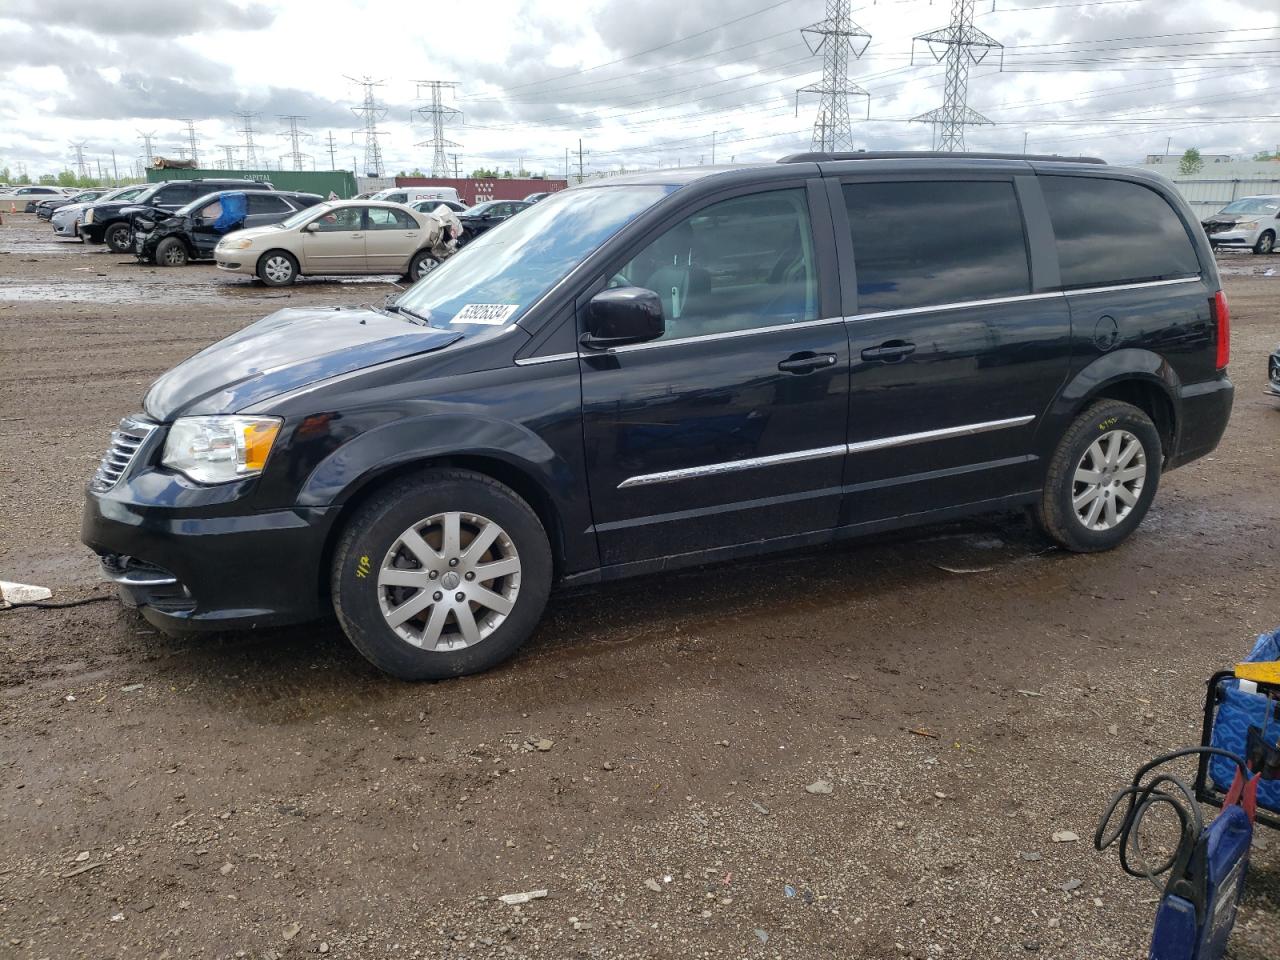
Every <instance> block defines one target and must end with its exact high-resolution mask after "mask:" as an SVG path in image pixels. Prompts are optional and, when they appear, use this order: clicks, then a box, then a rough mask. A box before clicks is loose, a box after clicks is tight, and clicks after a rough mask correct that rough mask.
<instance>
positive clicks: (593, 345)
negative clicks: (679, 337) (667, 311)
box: [581, 287, 667, 350]
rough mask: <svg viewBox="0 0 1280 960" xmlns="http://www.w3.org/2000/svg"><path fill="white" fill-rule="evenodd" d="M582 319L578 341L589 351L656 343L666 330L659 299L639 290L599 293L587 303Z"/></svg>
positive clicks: (642, 289)
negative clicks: (584, 320) (585, 328)
mask: <svg viewBox="0 0 1280 960" xmlns="http://www.w3.org/2000/svg"><path fill="white" fill-rule="evenodd" d="M586 320H587V324H586V326H587V332H586V333H584V334H583V335H582V340H581V342H582V345H583V346H584V347H587V348H589V349H591V350H608V349H609V348H610V347H621V346H624V345H625V344H628V343H644V342H645V341H647V340H656V339H658V337H660V336H662V335H663V333H665V332H666V329H667V322H666V317H665V315H664V314H663V311H662V299H661V298H660V297H659V296H658V295H657V294H656V293H654V292H653V291H652V290H646V289H644V288H643V287H618V288H617V289H614V290H601V291H600V292H599V293H597V294H596V295H595V296H594V297H592V298H591V302H590V303H588V304H587V317H586Z"/></svg>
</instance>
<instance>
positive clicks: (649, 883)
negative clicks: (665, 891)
mask: <svg viewBox="0 0 1280 960" xmlns="http://www.w3.org/2000/svg"><path fill="white" fill-rule="evenodd" d="M644 885H645V886H646V887H648V888H649V889H650V890H652V891H653V892H654V893H661V892H662V884H660V883H659V882H658V881H657V880H655V879H653V877H648V878H646V880H645V882H644Z"/></svg>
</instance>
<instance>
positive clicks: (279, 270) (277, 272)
mask: <svg viewBox="0 0 1280 960" xmlns="http://www.w3.org/2000/svg"><path fill="white" fill-rule="evenodd" d="M257 273H258V279H259V280H261V281H262V282H263V283H265V284H266V285H267V286H268V287H287V286H289V285H290V284H292V283H294V282H295V281H296V280H297V279H298V261H297V260H295V259H294V257H293V254H291V253H289V252H288V251H287V250H268V251H267V252H266V253H264V254H263V255H262V256H261V257H259V258H258V269H257Z"/></svg>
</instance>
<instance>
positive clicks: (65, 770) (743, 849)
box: [0, 215, 1280, 960]
mask: <svg viewBox="0 0 1280 960" xmlns="http://www.w3.org/2000/svg"><path fill="white" fill-rule="evenodd" d="M1273 266H1274V267H1280V257H1273V258H1268V259H1267V260H1263V259H1262V258H1252V257H1249V256H1235V257H1230V258H1224V268H1225V269H1224V272H1225V273H1226V274H1227V289H1228V293H1229V295H1230V298H1231V304H1232V307H1233V313H1234V317H1235V320H1234V325H1235V347H1234V362H1233V364H1232V376H1233V378H1234V379H1235V381H1236V384H1237V387H1238V392H1237V396H1236V410H1235V414H1234V417H1233V419H1232V422H1231V427H1230V429H1229V431H1228V434H1227V437H1226V440H1225V441H1224V443H1223V445H1222V447H1221V448H1220V449H1219V450H1218V451H1217V452H1216V453H1215V454H1214V456H1213V457H1212V458H1211V459H1206V460H1203V461H1201V462H1199V463H1196V464H1193V465H1192V466H1189V467H1187V468H1185V469H1182V470H1179V471H1177V472H1175V473H1172V474H1170V475H1169V476H1168V477H1167V478H1166V479H1165V481H1164V482H1163V483H1162V485H1161V490H1160V495H1159V497H1158V499H1157V500H1156V503H1155V507H1154V509H1153V510H1152V512H1151V514H1150V516H1149V518H1148V520H1147V522H1146V523H1145V525H1144V526H1143V528H1142V530H1141V531H1140V533H1139V534H1138V535H1137V536H1136V537H1134V538H1133V539H1132V540H1131V541H1130V542H1129V543H1128V544H1126V545H1125V546H1123V547H1121V548H1120V549H1118V550H1116V551H1114V552H1112V553H1108V554H1105V555H1099V556H1088V557H1078V556H1069V555H1066V554H1063V553H1060V552H1057V551H1053V550H1049V549H1047V544H1046V543H1045V542H1044V541H1042V540H1041V539H1040V538H1039V537H1038V536H1037V535H1036V534H1035V533H1034V532H1032V531H1031V529H1030V528H1029V527H1028V526H1027V525H1026V524H1025V522H1024V521H1023V520H1022V519H1021V518H1020V517H993V518H985V519H979V520H975V521H972V522H967V523H964V524H958V525H950V526H946V527H941V528H931V529H927V530H920V531H915V532H912V533H910V534H907V535H901V536H894V537H886V538H880V539H878V540H875V541H871V542H863V543H858V544H852V545H847V546H843V547H840V548H838V549H826V550H821V551H817V552H811V553H806V554H802V555H790V556H783V557H778V558H773V559H770V560H764V561H759V562H755V563H750V564H746V565H738V566H734V567H726V568H714V569H707V570H700V571H694V572H688V573H682V574H679V575H672V576H663V577H653V578H648V579H644V580H637V581H634V582H630V583H626V584H621V585H616V586H611V587H608V588H607V589H600V590H597V591H593V592H584V593H578V594H575V595H571V596H561V597H558V598H556V599H555V600H554V601H553V603H552V605H551V608H550V611H549V614H548V616H547V619H546V622H545V624H544V626H543V627H542V628H541V629H540V630H539V631H538V633H537V635H536V636H535V638H534V639H533V640H532V642H531V643H530V644H529V645H528V646H527V648H526V649H525V650H524V651H523V652H522V653H521V654H520V655H519V656H518V657H517V658H516V659H515V660H514V661H513V662H511V663H509V664H507V665H505V666H502V667H500V668H499V669H497V670H494V671H493V672H491V673H488V674H486V675H484V676H479V677H473V678H468V679H465V680H460V681H455V682H449V683H441V684H435V685H417V686H413V685H406V684H402V683H396V682H393V681H390V680H387V679H385V678H384V677H382V676H380V675H378V674H377V673H375V672H374V671H373V670H372V669H371V668H370V667H368V666H367V665H366V664H365V663H364V661H362V660H361V659H360V657H359V656H358V655H357V654H355V653H354V652H353V651H352V649H351V648H350V647H349V646H348V645H347V643H346V642H345V641H344V639H343V637H342V635H341V633H340V632H339V631H338V630H337V628H336V627H335V626H334V625H332V624H331V623H322V624H318V625H314V626H309V627H305V628H298V629H292V630H281V631H275V632H263V633H257V634H238V635H228V636H220V637H213V638H201V639H196V640H173V639H168V638H166V637H163V636H160V635H158V634H156V633H155V632H154V631H153V630H152V629H151V628H150V627H148V626H147V625H146V624H145V622H144V621H142V620H140V619H139V618H138V617H137V616H136V615H134V614H133V613H130V612H126V611H125V610H123V609H122V608H121V607H119V606H118V605H117V604H116V603H115V602H114V601H111V602H100V603H92V604H89V605H85V606H79V607H75V608H71V609H64V610H12V611H9V612H4V613H0V687H2V689H0V838H3V839H2V840H0V956H2V957H13V958H21V960H39V958H50V960H60V958H68V957H90V958H108V957H111V958H126V957H130V958H132V957H139V958H152V960H155V958H179V957H201V958H223V957H253V958H269V957H276V958H283V957H300V956H304V955H312V954H317V953H327V954H329V955H330V956H334V957H360V958H365V957H391V958H395V957H433V958H434V957H490V956H498V957H503V956H515V957H547V958H576V957H584V958H605V957H637V958H638V957H657V958H690V957H732V958H775V957H788V958H790V957H805V958H810V957H831V958H863V957H866V958H881V957H885V958H889V957H904V956H914V957H935V956H946V957H969V958H1009V957H1017V956H1023V955H1038V956H1042V957H1055V958H1073V960H1099V958H1138V957H1143V956H1145V955H1146V954H1145V947H1144V943H1145V940H1146V938H1147V937H1148V936H1149V931H1150V924H1151V919H1152V915H1153V910H1154V902H1155V891H1154V889H1153V888H1152V887H1151V886H1150V885H1148V884H1147V883H1146V882H1145V881H1138V880H1131V879H1129V878H1127V877H1125V876H1124V875H1123V874H1122V873H1121V871H1120V868H1119V866H1118V864H1117V862H1116V858H1115V856H1114V854H1108V855H1102V854H1098V853H1095V852H1094V851H1093V850H1092V847H1091V844H1090V843H1089V840H1090V839H1091V837H1092V833H1093V829H1094V825H1095V821H1096V818H1097V815H1098V813H1099V811H1100V809H1101V808H1102V806H1103V804H1104V803H1105V801H1106V799H1107V797H1108V795H1109V794H1110V792H1111V791H1112V790H1113V789H1115V788H1116V787H1117V786H1118V785H1120V783H1121V781H1122V780H1124V779H1126V778H1127V777H1129V776H1130V775H1131V773H1132V771H1133V770H1134V769H1135V768H1136V767H1137V766H1138V765H1139V764H1140V763H1142V762H1143V761H1145V760H1147V759H1149V758H1150V757H1151V756H1153V755H1154V754H1156V753H1159V752H1163V751H1165V750H1167V749H1171V748H1174V747H1177V746H1181V745H1186V744H1191V743H1194V742H1196V741H1197V739H1198V727H1197V724H1198V712H1199V707H1200V703H1201V699H1202V695H1203V690H1204V680H1205V678H1206V677H1208V675H1209V674H1210V673H1211V672H1213V671H1214V670H1216V669H1219V668H1220V667H1222V666H1224V665H1228V664H1230V663H1232V662H1234V660H1235V659H1236V658H1237V657H1238V656H1239V655H1240V654H1242V652H1243V651H1245V650H1247V649H1248V647H1249V645H1250V644H1251V642H1252V639H1253V637H1254V635H1255V634H1257V633H1259V632H1260V631H1263V630H1269V629H1273V628H1275V627H1276V626H1278V625H1280V573H1278V571H1277V556H1278V555H1280V550H1278V548H1280V496H1277V492H1276V490H1277V479H1278V478H1280V460H1278V459H1277V457H1278V452H1280V410H1278V409H1277V408H1276V405H1275V404H1274V403H1273V402H1271V401H1269V400H1267V399H1266V398H1264V396H1263V394H1262V385H1263V380H1264V362H1265V358H1266V355H1267V353H1268V352H1269V351H1270V349H1271V348H1272V347H1274V346H1275V343H1276V341H1277V340H1278V339H1280V276H1271V277H1267V276H1264V275H1263V272H1264V271H1265V270H1266V269H1267V268H1269V267H1273ZM1276 272H1277V273H1280V270H1277V271H1276ZM391 289H392V288H391V287H390V286H389V285H388V284H385V283H382V282H368V281H365V282H355V283H316V282H311V283H303V284H300V285H299V286H297V287H296V288H293V289H292V290H289V291H284V292H281V291H268V290H266V289H264V288H262V287H258V286H255V285H252V284H249V283H246V282H243V281H240V280H231V279H228V278H225V277H221V276H218V275H217V274H216V271H215V270H214V269H213V268H211V267H209V266H199V265H193V266H189V267H186V268H182V269H177V270H173V269H169V270H159V269H155V268H149V267H140V266H138V265H136V264H133V263H130V262H127V259H126V258H124V257H121V256H117V255H114V254H111V253H109V252H105V251H104V249H103V248H102V247H97V248H84V247H82V246H81V245H80V244H78V243H68V242H62V241H55V240H52V239H51V238H50V235H49V228H48V227H47V226H45V225H36V223H35V222H34V219H33V218H31V217H28V216H22V215H19V216H17V217H11V216H8V215H5V224H4V226H3V227H0V489H3V490H4V496H3V500H2V501H0V502H2V503H3V510H2V511H0V578H2V579H8V580H18V581H25V582H31V583H38V584H45V585H48V586H50V587H52V588H54V590H55V591H56V597H57V598H58V599H62V600H67V599H79V598H91V597H96V596H103V595H106V593H107V591H106V589H105V588H104V587H103V586H102V585H100V584H99V582H98V580H97V578H96V570H95V564H94V563H93V562H92V558H91V557H90V555H89V554H88V552H87V551H86V550H85V549H84V548H82V547H81V546H80V544H79V543H78V539H77V529H78V523H79V509H80V501H81V489H82V486H83V484H84V483H85V481H86V480H87V478H88V476H89V475H90V474H91V473H92V471H93V469H94V466H95V464H96V462H97V460H98V457H99V456H100V455H101V452H102V449H103V447H104V444H105V442H106V438H107V434H108V431H109V430H110V428H111V427H112V426H113V424H114V423H115V421H116V420H117V419H118V418H119V417H120V416H121V415H122V414H125V413H128V412H131V411H134V410H136V409H137V408H138V406H139V401H140V398H141V395H142V393H143V392H144V390H145V388H146V385H147V384H148V383H149V382H150V380H151V379H152V378H153V377H154V376H156V375H157V374H158V373H160V372H161V371H163V370H164V369H166V368H167V367H169V366H171V365H172V364H174V363H176V362H177V361H179V360H181V359H182V358H184V357H186V356H187V355H189V354H190V353H192V352H194V351H195V350H197V349H199V348H201V347H203V346H204V345H206V344H208V343H209V342H211V341H213V340H215V339H216V338H218V337H222V336H224V335H226V334H229V333H231V332H232V331H235V330H237V329H239V328H240V327H242V326H244V325H245V324H247V323H249V322H250V321H252V320H254V319H256V318H258V317H260V316H262V315H264V314H265V313H267V312H269V311H271V310H274V309H277V308H279V307H281V306H285V305H293V304H315V303H346V302H359V301H370V300H374V301H377V300H380V299H381V298H382V297H383V296H384V295H385V293H387V292H389V291H390V290H391ZM945 568H951V570H958V571H975V570H976V571H981V572H961V573H956V572H949V571H948V570H947V569H945ZM538 740H548V741H551V746H550V749H546V750H542V749H537V748H535V747H534V746H533V745H532V743H533V742H534V741H538ZM543 746H545V744H543ZM818 780H826V781H828V782H830V783H831V784H832V787H833V789H832V791H831V793H829V794H813V793H809V792H807V791H806V789H805V787H806V785H810V784H813V783H815V782H816V781H818ZM1064 830H1069V831H1073V832H1074V833H1075V834H1077V835H1078V836H1079V837H1080V840H1079V841H1076V842H1069V841H1068V842H1053V839H1052V837H1053V834H1054V833H1055V832H1057V831H1064ZM541 889H545V890H547V896H546V898H544V899H539V900H536V901H534V902H532V903H529V904H527V905H525V906H523V907H512V906H507V905H504V904H502V903H500V902H498V901H497V899H496V898H497V897H498V896H499V895H502V894H508V893H514V892H519V891H530V890H541ZM1277 942H1280V834H1278V833H1271V834H1270V835H1266V836H1262V837H1260V839H1259V840H1258V842H1257V850H1256V851H1255V854H1254V866H1253V871H1252V874H1251V883H1250V889H1249V892H1248V894H1247V897H1246V900H1245V904H1244V907H1243V911H1242V915H1241V918H1240V921H1239V922H1238V924H1237V927H1236V931H1235V935H1234V939H1233V947H1232V956H1233V957H1235V958H1236V960H1263V958H1274V957H1275V956H1276V953H1277V947H1276V944H1277Z"/></svg>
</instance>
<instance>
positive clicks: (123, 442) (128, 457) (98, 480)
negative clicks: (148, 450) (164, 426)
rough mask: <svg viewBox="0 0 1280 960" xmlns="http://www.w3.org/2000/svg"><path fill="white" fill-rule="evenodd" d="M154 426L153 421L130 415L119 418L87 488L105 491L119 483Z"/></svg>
mask: <svg viewBox="0 0 1280 960" xmlns="http://www.w3.org/2000/svg"><path fill="white" fill-rule="evenodd" d="M155 428H156V427H155V424H153V423H144V422H143V421H140V420H134V419H133V418H132V417H125V418H124V419H123V420H121V421H120V425H119V426H118V427H116V429H114V430H112V431H111V443H110V445H109V446H108V447H107V452H106V453H105V454H103V456H102V462H101V463H100V464H98V469H97V471H96V472H95V473H94V475H93V479H92V480H90V481H89V488H90V489H91V490H93V491H94V492H96V493H105V492H106V491H107V490H110V489H111V488H112V487H114V486H115V485H116V484H117V483H119V482H120V479H121V478H122V477H123V476H124V475H125V473H127V472H128V470H129V467H131V466H132V465H133V459H134V457H136V456H137V455H138V451H139V450H141V449H142V445H143V444H144V443H145V442H146V439H147V437H149V436H150V435H151V431H152V430H154V429H155Z"/></svg>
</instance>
